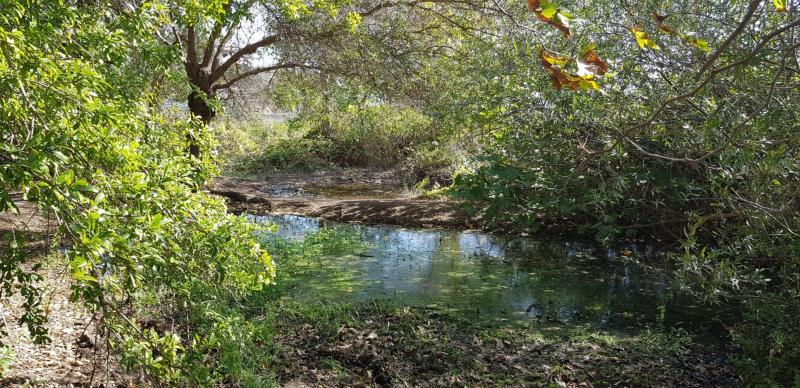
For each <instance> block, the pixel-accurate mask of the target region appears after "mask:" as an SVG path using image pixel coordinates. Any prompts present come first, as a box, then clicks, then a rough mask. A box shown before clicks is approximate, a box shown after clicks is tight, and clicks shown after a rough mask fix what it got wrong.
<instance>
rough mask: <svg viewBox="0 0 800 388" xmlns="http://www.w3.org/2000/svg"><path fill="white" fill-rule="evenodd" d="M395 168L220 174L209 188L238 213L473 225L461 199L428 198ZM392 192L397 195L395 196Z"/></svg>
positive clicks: (413, 224)
mask: <svg viewBox="0 0 800 388" xmlns="http://www.w3.org/2000/svg"><path fill="white" fill-rule="evenodd" d="M401 175H402V174H399V173H396V172H393V171H373V170H344V171H334V172H318V173H309V174H276V175H271V176H265V177H264V178H263V179H259V180H248V179H237V178H219V179H217V180H215V181H214V183H213V185H211V187H210V189H209V191H210V192H211V193H212V194H217V195H220V196H223V197H226V198H227V199H228V205H229V208H230V209H231V211H232V212H234V213H248V214H255V215H263V214H295V215H302V216H310V217H318V218H323V219H327V220H332V221H340V222H350V223H362V224H386V225H398V226H406V227H424V228H437V229H473V228H475V227H476V226H477V225H478V224H479V222H478V220H477V219H473V218H470V217H469V216H468V215H467V214H466V212H465V211H464V210H463V209H462V208H461V206H460V205H459V203H457V202H454V201H449V200H441V199H425V198H421V197H419V196H418V195H416V194H415V193H414V192H413V191H411V190H408V189H406V187H407V185H406V184H404V182H403V181H402V180H401V178H400V176H401ZM392 193H394V194H395V197H394V198H391V196H392V195H391V194H392Z"/></svg>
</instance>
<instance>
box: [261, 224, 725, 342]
mask: <svg viewBox="0 0 800 388" xmlns="http://www.w3.org/2000/svg"><path fill="white" fill-rule="evenodd" d="M253 220H254V221H256V222H262V223H270V222H271V223H275V224H276V225H277V226H278V229H277V232H276V234H277V236H279V237H281V238H286V239H290V240H300V239H302V238H303V236H304V235H306V234H308V233H313V232H317V231H319V230H320V229H323V228H338V229H341V230H345V231H348V232H350V233H355V234H356V235H357V236H360V239H361V240H362V241H363V242H365V243H367V248H366V251H365V252H359V253H358V254H354V255H337V256H333V257H326V258H323V259H320V262H319V263H316V264H315V267H314V269H312V270H311V273H310V274H309V276H312V277H313V278H314V279H315V280H314V281H309V282H303V283H302V285H301V286H300V287H299V288H298V289H296V290H294V291H293V296H294V297H298V298H304V297H309V298H315V299H320V298H331V299H334V300H342V301H348V300H350V301H364V300H370V299H376V298H377V299H393V300H398V301H400V302H402V303H408V304H414V305H426V306H435V307H438V308H443V309H452V310H457V311H460V312H462V313H464V314H469V315H470V316H474V317H475V318H476V319H490V320H499V321H503V320H520V319H522V320H527V321H532V322H544V323H547V322H560V323H581V324H591V325H596V326H599V327H604V328H615V329H625V328H630V327H641V326H643V325H646V324H656V323H659V322H661V323H663V324H665V325H667V326H682V327H687V328H690V329H702V328H706V329H710V328H711V327H712V326H713V325H711V324H710V323H711V322H712V321H713V318H714V317H715V314H710V312H711V311H719V308H718V307H717V308H715V309H713V310H712V309H711V308H709V307H708V306H699V305H697V304H696V303H695V302H694V301H693V300H692V299H691V298H689V297H688V296H686V295H683V294H681V293H679V292H677V291H676V290H675V289H674V287H672V286H671V284H670V277H669V274H670V273H671V270H670V269H669V267H668V266H667V265H666V262H664V260H665V259H664V258H663V257H660V256H658V255H656V254H655V253H656V251H655V250H653V248H652V247H642V246H639V247H636V246H629V247H626V248H625V250H631V251H633V252H639V255H644V254H649V255H650V257H648V258H647V260H648V262H649V263H654V262H656V263H659V265H658V266H656V268H659V267H660V269H656V270H653V269H652V268H651V269H649V270H645V269H643V268H642V267H641V266H639V265H637V264H635V263H634V262H632V261H630V260H626V258H625V257H623V256H622V255H619V256H618V255H617V254H616V252H617V251H618V250H609V251H608V252H601V254H600V255H597V254H596V252H594V251H593V247H592V246H591V245H590V244H586V243H581V242H541V241H535V240H529V239H521V238H513V239H509V238H503V237H496V236H491V235H487V234H484V233H477V232H446V231H432V230H410V229H403V228H397V227H387V226H361V225H342V224H336V223H329V222H325V221H320V220H316V219H311V218H306V217H298V216H289V215H283V216H261V217H253ZM634 255H636V253H634ZM277 259H278V261H279V264H280V258H277ZM662 305H663V306H664V307H665V313H664V315H663V317H660V314H659V306H662ZM709 331H711V330H709Z"/></svg>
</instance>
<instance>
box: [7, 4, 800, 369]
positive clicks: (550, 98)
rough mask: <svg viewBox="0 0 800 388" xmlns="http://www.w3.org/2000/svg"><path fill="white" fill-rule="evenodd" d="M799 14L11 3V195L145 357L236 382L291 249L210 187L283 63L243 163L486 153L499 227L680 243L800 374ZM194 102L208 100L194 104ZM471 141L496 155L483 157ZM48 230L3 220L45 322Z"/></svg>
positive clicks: (24, 292) (688, 266) (30, 321)
mask: <svg viewBox="0 0 800 388" xmlns="http://www.w3.org/2000/svg"><path fill="white" fill-rule="evenodd" d="M794 8H796V7H795V6H793V5H792V4H787V2H785V1H756V0H752V1H747V2H746V1H724V2H717V3H713V4H710V3H709V2H701V1H690V0H681V1H672V2H666V1H657V0H648V1H644V2H639V3H636V4H635V5H632V4H630V5H629V4H627V3H626V2H600V3H598V2H589V1H574V2H569V3H567V2H564V4H557V3H555V2H552V1H547V0H529V1H528V2H527V4H525V3H523V2H510V1H491V2H482V1H461V0H441V1H438V0H436V1H429V2H416V1H408V2H405V1H400V0H398V1H396V2H392V1H388V2H377V1H366V0H364V1H338V0H333V1H327V0H325V1H322V0H320V1H311V2H299V1H294V0H280V1H246V0H245V1H235V0H230V1H226V0H209V1H198V0H192V1H166V0H165V1H163V2H161V1H154V2H117V1H107V2H104V1H99V2H87V1H47V0H0V10H2V12H0V137H2V140H3V143H2V146H1V147H2V148H0V171H1V172H2V173H1V174H0V211H16V210H17V207H16V205H15V202H14V201H13V200H12V195H13V196H16V195H22V197H23V198H24V199H25V200H26V201H30V202H31V203H34V204H35V205H36V207H37V208H38V209H39V210H40V211H41V212H42V213H43V214H44V215H46V216H47V217H48V218H49V219H52V220H53V221H54V224H55V225H56V226H57V230H55V231H53V232H52V236H51V237H53V238H52V239H51V241H54V243H53V246H52V247H50V248H51V249H49V251H48V252H49V253H50V254H51V255H52V256H57V257H58V259H59V260H63V261H64V262H65V263H67V264H68V268H69V271H70V273H71V274H72V277H73V279H74V285H73V289H72V291H73V295H72V297H73V300H75V301H81V302H83V303H85V304H86V305H87V306H88V307H89V308H90V309H92V310H93V311H95V312H96V313H97V316H98V317H100V319H101V320H102V322H103V324H104V325H103V327H104V328H105V330H106V331H107V333H108V334H109V336H108V337H109V339H110V343H111V345H112V346H114V347H115V348H116V349H117V350H118V351H119V354H120V355H121V360H122V363H123V365H124V366H126V367H130V368H138V369H140V370H142V371H144V372H146V374H147V375H149V376H151V377H153V378H154V379H158V380H162V381H166V382H170V383H175V382H178V381H183V382H190V381H191V382H195V383H205V384H211V383H219V382H220V380H223V379H225V378H226V376H225V375H224V371H223V370H224V365H229V364H225V362H226V361H225V360H224V357H230V358H236V357H239V358H241V357H245V356H246V353H245V352H238V353H237V352H234V351H230V352H227V351H225V350H226V349H228V350H230V349H236V348H237V346H238V347H239V348H241V347H242V345H243V344H246V343H249V342H248V341H250V342H252V341H254V338H255V337H257V336H258V333H257V332H256V331H255V330H256V329H255V327H256V326H259V325H254V324H252V322H250V321H249V319H250V318H252V316H251V315H255V314H256V313H255V312H253V311H251V310H253V309H254V307H253V306H249V307H248V308H247V309H244V310H247V311H243V310H241V309H237V308H236V307H233V306H235V305H236V303H238V301H240V300H243V299H246V298H247V297H249V296H252V294H251V291H252V290H254V289H258V288H260V287H261V286H262V285H264V284H268V283H269V282H271V281H272V280H273V278H274V268H273V264H272V261H271V259H270V256H269V255H268V254H267V253H266V252H265V251H264V250H263V249H262V248H261V246H260V244H259V243H258V242H257V241H256V240H255V239H254V236H253V232H254V227H253V226H252V225H251V224H249V223H247V222H246V221H245V220H244V219H242V218H237V217H233V216H229V215H227V214H226V209H225V206H224V205H223V204H222V203H221V202H220V201H219V200H217V199H215V198H212V197H209V196H207V195H206V194H204V193H203V192H202V190H203V187H204V185H205V184H206V183H207V182H208V180H209V179H210V178H211V177H212V176H213V175H214V174H215V173H216V168H215V165H214V160H213V157H214V156H215V155H214V152H213V150H214V149H215V145H216V143H215V141H216V139H215V138H214V133H213V132H212V131H209V130H208V128H209V126H208V124H210V123H211V120H212V118H214V117H215V116H216V115H217V113H219V112H220V111H221V110H220V109H221V108H222V107H223V106H224V104H223V103H221V102H220V101H219V100H218V98H219V97H223V98H225V99H236V98H237V95H238V93H240V92H242V91H243V90H244V89H245V87H243V86H242V85H243V84H244V82H242V81H243V80H246V79H253V77H256V76H258V75H259V74H262V75H267V74H269V75H273V76H274V75H275V74H276V73H275V72H276V71H278V72H279V73H277V74H278V76H277V77H275V84H272V82H271V81H272V79H273V78H270V84H269V87H270V89H269V90H268V92H269V93H272V95H271V97H272V98H271V101H270V102H271V104H273V107H277V108H279V109H285V110H290V111H291V113H292V116H291V118H290V119H289V120H287V121H286V122H284V123H281V124H280V125H281V126H282V127H281V129H280V130H274V128H272V127H265V126H260V125H261V124H262V123H258V125H257V126H256V130H254V131H250V132H248V133H246V134H244V135H242V136H239V137H237V136H232V135H231V133H233V132H234V131H225V132H224V133H223V138H222V140H223V144H224V145H225V147H228V148H229V149H226V150H225V151H224V153H225V154H226V155H228V156H230V155H234V156H236V157H239V159H235V160H234V162H235V163H236V164H237V165H238V166H239V167H241V168H243V169H244V170H247V171H253V170H261V169H263V168H265V167H280V168H311V167H316V166H319V165H328V164H340V165H348V166H396V165H398V164H399V163H401V162H403V161H407V162H409V163H410V164H411V165H413V166H417V167H414V168H415V169H419V173H415V175H417V178H422V177H425V176H426V175H430V174H431V171H433V170H442V169H452V170H456V169H458V170H459V172H460V173H459V174H457V175H456V177H455V184H454V186H453V187H452V190H451V192H452V193H453V195H454V196H455V197H457V198H460V199H462V200H465V202H466V203H467V204H468V206H470V207H471V209H472V210H474V211H475V212H476V213H479V214H481V216H482V219H483V220H484V221H485V222H486V224H487V225H488V226H489V227H492V228H496V229H504V230H512V231H515V232H538V231H548V230H556V229H557V230H560V231H567V232H570V233H583V234H586V235H590V236H593V237H594V238H596V239H597V240H599V241H601V242H604V243H610V242H612V241H615V240H618V239H620V238H653V237H655V238H658V239H661V240H662V241H664V242H665V243H667V244H671V246H673V247H675V249H674V258H675V259H676V260H678V261H679V262H680V263H681V264H682V265H681V271H680V272H679V275H680V276H681V278H682V279H683V281H684V283H685V284H686V286H687V287H690V288H691V289H692V290H694V291H696V292H697V293H698V295H701V296H703V297H707V298H709V299H712V300H715V301H721V300H731V301H734V302H737V303H741V304H742V305H743V306H744V307H745V311H746V314H745V316H744V317H743V319H742V321H741V322H740V323H739V324H738V325H736V326H735V327H734V328H732V330H731V334H732V337H733V338H734V340H736V341H737V342H738V343H739V344H740V345H741V348H742V350H743V352H742V354H741V357H739V360H738V365H739V366H740V370H741V372H742V373H743V374H744V375H745V376H746V377H747V378H749V379H750V381H754V382H767V383H775V384H790V383H792V382H796V381H798V380H799V379H800V370H798V365H800V354H798V351H797V349H798V344H800V334H798V332H797V328H796V327H795V322H797V321H798V320H800V311H798V306H800V286H798V284H800V238H798V237H800V236H799V235H798V234H799V233H800V214H799V213H800V155H799V151H800V136H798V134H797V133H798V124H797V123H798V122H800V120H798V112H800V100H799V99H798V98H800V95H798V93H797V90H798V86H800V57H799V56H798V55H799V52H798V48H800V43H798V42H799V41H800V32H798V28H800V20H798V19H797V15H796V10H795V9H794ZM176 100H177V101H181V104H183V101H186V102H188V109H187V110H188V111H189V113H191V114H189V115H186V114H185V113H186V112H183V111H179V112H178V113H177V114H175V113H174V112H167V111H168V108H169V107H171V106H174V105H175V104H174V102H175V101H176ZM167 113H169V114H167ZM184 116H188V117H184ZM228 123H229V124H231V123H234V124H233V125H235V121H232V120H231V121H228ZM219 127H220V128H223V126H222V125H220V126H219ZM265 138H269V139H265ZM242 139H245V140H247V141H246V142H242V141H241V140H242ZM233 145H237V146H241V147H242V148H241V152H239V154H237V153H236V152H232V151H231V150H230V148H231V147H232V146H233ZM456 145H458V146H459V147H460V150H459V151H458V152H456V151H454V148H455V146H456ZM254 153H255V154H257V155H251V154H254ZM456 153H460V154H469V155H472V156H473V157H472V158H471V160H470V161H469V162H468V163H463V165H460V166H457V167H456V166H455V164H456V162H457V161H458V160H459V157H460V155H459V156H458V157H457V156H454V154H456ZM243 154H244V155H243ZM37 238H39V237H37V236H34V235H31V234H27V233H22V232H17V231H13V232H11V233H9V234H8V235H7V236H3V242H2V243H3V245H2V246H3V251H2V262H0V280H1V281H2V287H0V292H2V296H3V297H6V296H9V295H12V294H16V293H19V294H20V295H21V296H22V297H23V300H24V304H25V308H26V313H25V315H23V317H22V320H21V322H20V323H23V324H27V326H28V328H29V330H30V332H31V334H32V335H33V336H34V337H35V338H36V339H37V341H40V342H44V341H47V332H46V330H44V326H43V324H44V319H45V317H44V314H43V311H42V306H41V290H40V288H39V286H38V283H37V282H38V281H39V274H38V270H39V266H38V264H39V263H40V262H39V260H40V259H41V258H39V257H36V255H37V254H34V253H32V251H31V249H30V247H29V245H30V244H28V242H29V240H32V239H37ZM248 314H250V315H248ZM167 320H169V321H172V322H176V323H177V324H176V325H174V326H170V327H166V325H163V322H165V321H167ZM259 327H260V326H259ZM261 329H263V327H261ZM1 363H2V362H0V364H1ZM256 383H257V382H256Z"/></svg>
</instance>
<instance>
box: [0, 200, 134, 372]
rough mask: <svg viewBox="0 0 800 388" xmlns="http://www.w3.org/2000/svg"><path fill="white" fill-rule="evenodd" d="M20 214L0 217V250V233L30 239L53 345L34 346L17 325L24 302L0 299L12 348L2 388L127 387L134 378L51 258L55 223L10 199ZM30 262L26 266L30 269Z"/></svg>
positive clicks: (1, 320)
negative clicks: (74, 299)
mask: <svg viewBox="0 0 800 388" xmlns="http://www.w3.org/2000/svg"><path fill="white" fill-rule="evenodd" d="M12 199H13V200H14V202H15V204H16V205H17V208H18V210H19V213H18V214H14V213H11V212H2V213H0V250H4V249H7V247H8V241H7V240H6V237H7V236H3V235H2V234H3V233H14V234H24V235H26V236H28V241H29V242H28V246H27V248H28V249H29V250H30V252H29V254H30V255H31V257H33V260H32V262H38V263H40V264H42V269H41V270H40V271H39V274H40V275H41V276H42V279H41V281H40V282H39V283H38V287H39V288H40V289H41V290H43V295H42V305H43V309H44V311H45V314H46V316H47V323H46V325H45V327H46V328H47V330H48V335H49V337H50V340H51V342H50V343H47V344H43V345H39V344H35V343H34V342H33V338H32V337H31V336H30V335H29V333H28V329H27V328H26V327H25V326H20V325H19V324H18V323H17V322H18V321H19V318H20V316H21V315H22V314H23V312H24V309H23V308H22V305H23V303H24V300H23V297H22V296H21V295H20V294H19V293H16V292H15V293H14V294H13V295H12V296H11V297H5V296H3V298H2V299H0V328H2V329H3V330H5V331H6V333H7V336H5V337H0V340H1V342H2V343H3V344H4V345H6V346H8V347H9V348H10V349H11V352H12V354H11V362H10V364H9V365H8V366H7V368H6V370H4V371H3V370H0V386H2V387H78V386H80V387H88V386H92V387H94V386H104V387H114V386H129V385H132V384H133V383H134V382H136V381H137V380H138V379H136V378H134V376H133V375H129V374H125V373H123V372H121V370H120V368H119V365H118V364H117V363H116V361H115V358H114V357H113V356H109V353H108V349H107V346H106V341H105V337H104V336H103V335H102V334H101V333H100V332H99V330H98V327H97V321H96V320H95V319H94V318H95V316H94V315H93V314H92V313H91V312H89V311H87V310H86V309H84V308H82V307H81V306H80V305H79V304H76V303H72V302H71V301H70V300H69V297H70V293H71V291H70V285H71V284H70V281H71V279H70V276H69V273H68V272H69V267H68V266H67V265H66V264H65V263H63V260H61V258H60V257H58V255H57V254H56V255H51V254H49V253H51V252H50V249H51V247H52V241H51V235H52V233H51V232H52V231H53V228H55V225H56V222H55V221H54V220H52V219H50V218H49V217H47V215H45V214H42V212H41V211H39V210H38V209H37V208H36V207H35V206H34V205H33V204H31V203H29V202H25V201H23V200H22V197H21V195H19V194H12ZM30 264H32V263H28V264H27V265H28V266H29V265H30Z"/></svg>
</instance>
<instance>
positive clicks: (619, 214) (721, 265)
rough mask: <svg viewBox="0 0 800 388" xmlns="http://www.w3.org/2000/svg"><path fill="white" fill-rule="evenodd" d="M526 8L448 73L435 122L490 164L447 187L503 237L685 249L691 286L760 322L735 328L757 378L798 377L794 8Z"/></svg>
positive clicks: (475, 44)
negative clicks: (450, 83) (639, 240)
mask: <svg viewBox="0 0 800 388" xmlns="http://www.w3.org/2000/svg"><path fill="white" fill-rule="evenodd" d="M532 3H533V4H532V5H531V7H532V9H533V11H534V12H531V11H530V10H527V9H525V8H524V7H523V5H522V4H517V3H508V4H506V6H507V7H506V8H505V10H506V11H507V15H506V16H507V17H506V18H505V21H504V22H501V21H498V23H497V24H496V25H493V26H488V27H487V29H488V30H489V31H492V32H493V33H494V34H497V35H499V36H501V38H499V39H485V40H484V39H481V40H473V41H471V42H470V43H469V44H468V45H465V46H464V47H463V50H464V52H463V56H461V57H460V58H463V60H464V61H465V62H464V63H463V66H453V67H451V68H450V69H455V71H456V72H457V73H458V74H459V76H457V77H455V79H456V80H458V84H457V85H456V86H455V87H453V88H450V89H449V90H448V92H447V93H446V94H444V95H445V96H447V97H449V98H448V99H447V101H446V102H444V103H442V104H441V105H440V106H441V109H440V111H441V112H443V116H444V117H446V119H448V120H451V122H453V123H454V124H453V125H459V126H462V127H463V128H465V130H466V131H467V132H468V133H470V134H471V135H472V136H473V138H474V139H475V144H476V145H475V148H476V149H478V150H479V153H480V154H481V158H480V160H478V164H477V165H476V168H475V169H474V170H473V171H472V172H471V173H467V174H462V175H460V176H459V177H458V178H457V179H456V190H455V191H454V192H455V194H456V195H457V196H458V197H460V198H464V199H467V200H469V201H471V202H472V203H473V204H474V205H475V206H474V207H475V209H476V210H477V211H480V212H481V214H482V215H483V216H484V218H485V219H486V220H487V221H488V222H489V223H490V224H492V225H494V226H495V227H501V228H505V229H514V230H527V231H540V230H543V229H544V230H552V228H553V227H556V228H560V229H562V230H564V229H566V230H568V231H578V232H584V233H587V234H590V235H593V236H594V237H595V238H597V239H598V240H600V241H606V242H609V241H614V240H615V239H617V238H620V237H624V238H630V237H648V236H656V237H658V238H660V239H663V240H665V241H666V242H668V243H669V242H679V243H680V244H681V247H680V249H679V250H678V251H679V252H680V253H679V254H678V255H677V258H678V259H680V260H681V261H682V263H683V271H682V273H681V275H683V276H684V277H685V279H686V281H687V285H691V286H692V287H693V289H694V290H696V291H700V293H701V294H702V295H704V296H709V297H712V298H714V299H717V300H720V299H721V298H731V299H734V300H739V299H742V298H744V299H745V303H746V304H747V306H748V311H750V312H751V313H752V317H751V318H752V321H748V323H746V324H743V325H740V326H738V327H737V328H736V329H734V330H735V331H734V335H735V337H736V338H737V339H738V340H739V341H740V343H742V344H743V345H744V347H745V350H746V352H745V358H746V359H747V361H745V363H746V364H748V365H750V366H751V369H750V371H751V372H752V373H754V375H753V376H752V377H753V378H754V379H757V380H758V379H774V380H772V381H774V382H779V383H788V382H790V381H792V379H794V377H793V376H794V375H796V374H797V373H798V370H797V369H796V365H798V363H797V362H798V359H797V354H796V352H795V351H794V350H792V349H794V348H796V347H795V346H793V345H792V344H796V341H797V334H796V331H794V330H793V329H790V328H789V327H788V326H791V323H790V322H794V321H796V320H797V319H798V316H797V315H796V306H797V305H798V303H799V302H800V299H799V298H800V288H798V287H797V284H798V283H797V280H798V265H800V261H799V260H798V259H799V258H800V255H798V253H800V239H799V238H798V232H799V231H800V223H798V222H800V217H798V213H800V202H798V200H799V199H800V196H799V195H800V194H799V193H800V186H798V185H799V184H800V179H798V178H800V162H799V161H800V158H799V157H800V155H798V151H800V137H798V136H797V122H798V117H797V112H798V109H797V107H798V104H799V103H800V100H798V94H797V88H798V86H800V84H798V80H800V78H798V71H797V69H798V45H797V43H796V42H797V40H798V24H800V23H799V22H798V21H797V20H796V16H795V15H794V13H793V12H785V11H780V10H779V9H776V8H775V6H774V5H773V3H772V2H762V1H751V2H720V3H716V4H713V5H712V4H709V3H707V2H692V1H680V2H659V1H648V2H644V3H641V2H640V3H637V4H636V6H635V7H632V6H631V7H628V6H626V5H625V4H624V3H613V4H612V3H604V4H603V5H602V6H598V5H597V4H596V3H593V2H592V3H589V2H586V3H581V2H577V3H571V4H569V5H567V4H564V7H561V8H557V9H558V11H556V8H553V7H556V5H553V4H554V3H552V2H541V4H539V2H535V1H534V2H532ZM542 12H545V13H547V14H548V15H544V16H547V17H546V18H545V19H548V18H549V19H548V20H550V21H547V20H544V19H542V15H541V13H542ZM553 12H556V13H560V14H562V16H559V17H553V14H552V13H553ZM537 15H538V18H537ZM556 16H558V15H556ZM665 16H666V17H665ZM537 19H539V20H537ZM562 22H563V24H562ZM553 23H558V24H559V26H558V27H559V28H556V27H554V26H553ZM567 26H568V27H569V28H567ZM565 29H567V30H568V32H569V35H570V36H571V37H570V38H565V37H564V36H563V35H565V31H564V30H565ZM606 67H607V71H606ZM451 71H452V70H448V72H451ZM453 107H459V108H460V109H453ZM767 301H768V302H767ZM767 311H768V312H767ZM756 322H758V323H756ZM755 327H759V329H758V330H757V331H753V329H754V328H755ZM767 327H769V329H768V328H767Z"/></svg>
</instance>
